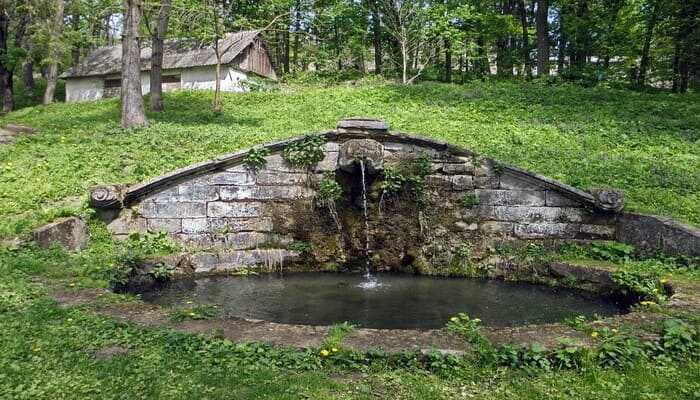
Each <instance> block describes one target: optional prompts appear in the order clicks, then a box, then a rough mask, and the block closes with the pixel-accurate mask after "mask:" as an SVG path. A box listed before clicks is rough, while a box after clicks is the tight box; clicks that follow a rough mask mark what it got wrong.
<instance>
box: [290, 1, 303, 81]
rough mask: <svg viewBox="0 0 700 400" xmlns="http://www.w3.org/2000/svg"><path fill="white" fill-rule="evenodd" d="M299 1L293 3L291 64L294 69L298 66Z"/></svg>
mask: <svg viewBox="0 0 700 400" xmlns="http://www.w3.org/2000/svg"><path fill="white" fill-rule="evenodd" d="M300 8H301V1H300V0H297V1H296V3H295V5H294V10H295V12H294V49H293V50H294V52H293V57H294V58H293V59H292V66H294V70H295V71H296V70H298V68H299V31H300V30H301V10H300Z"/></svg>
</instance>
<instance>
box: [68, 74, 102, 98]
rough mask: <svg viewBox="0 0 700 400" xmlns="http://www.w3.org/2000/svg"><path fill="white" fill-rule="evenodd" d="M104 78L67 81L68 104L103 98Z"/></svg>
mask: <svg viewBox="0 0 700 400" xmlns="http://www.w3.org/2000/svg"><path fill="white" fill-rule="evenodd" d="M102 82H103V81H102V78H75V79H68V80H66V102H68V103H74V102H79V101H92V100H97V99H101V98H102V93H103V86H102Z"/></svg>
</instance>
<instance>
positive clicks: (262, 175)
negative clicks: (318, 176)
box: [255, 170, 309, 186]
mask: <svg viewBox="0 0 700 400" xmlns="http://www.w3.org/2000/svg"><path fill="white" fill-rule="evenodd" d="M255 179H256V181H257V184H258V185H268V186H272V185H306V184H307V183H308V181H309V174H306V173H294V172H280V171H268V170H260V171H258V172H257V173H256V174H255Z"/></svg>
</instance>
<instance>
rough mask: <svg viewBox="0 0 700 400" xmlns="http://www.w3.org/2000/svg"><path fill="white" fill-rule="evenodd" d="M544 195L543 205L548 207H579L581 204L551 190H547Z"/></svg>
mask: <svg viewBox="0 0 700 400" xmlns="http://www.w3.org/2000/svg"><path fill="white" fill-rule="evenodd" d="M544 193H545V204H546V205H547V206H548V207H581V206H582V205H581V203H580V202H579V201H576V200H572V199H570V198H568V197H565V196H563V195H561V194H559V193H557V192H555V191H553V190H547V191H545V192H544Z"/></svg>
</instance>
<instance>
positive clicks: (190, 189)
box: [144, 182, 219, 203]
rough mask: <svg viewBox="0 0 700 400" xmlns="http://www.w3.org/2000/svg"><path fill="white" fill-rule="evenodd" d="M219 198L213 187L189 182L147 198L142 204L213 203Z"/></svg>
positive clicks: (216, 190)
mask: <svg viewBox="0 0 700 400" xmlns="http://www.w3.org/2000/svg"><path fill="white" fill-rule="evenodd" d="M218 198H219V193H218V189H217V188H216V187H215V186H209V185H202V184H192V183H190V182H188V183H186V184H181V185H177V186H173V187H171V188H168V189H166V190H163V191H160V192H158V193H156V194H154V195H151V196H149V197H147V198H146V199H145V200H144V202H154V203H178V202H193V201H214V200H217V199H218Z"/></svg>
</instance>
